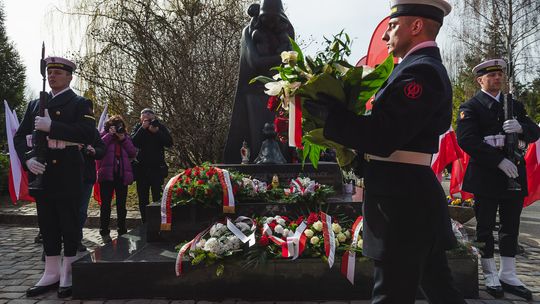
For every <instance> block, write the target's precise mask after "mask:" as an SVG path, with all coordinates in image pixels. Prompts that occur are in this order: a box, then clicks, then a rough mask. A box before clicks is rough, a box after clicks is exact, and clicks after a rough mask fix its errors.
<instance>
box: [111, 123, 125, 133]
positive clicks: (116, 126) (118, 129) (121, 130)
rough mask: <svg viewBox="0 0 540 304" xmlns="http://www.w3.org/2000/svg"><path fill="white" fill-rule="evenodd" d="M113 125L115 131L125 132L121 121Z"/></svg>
mask: <svg viewBox="0 0 540 304" xmlns="http://www.w3.org/2000/svg"><path fill="white" fill-rule="evenodd" d="M113 126H114V128H115V129H116V133H126V127H125V126H124V124H123V123H121V122H120V123H116V124H114V125H113Z"/></svg>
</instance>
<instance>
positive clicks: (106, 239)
mask: <svg viewBox="0 0 540 304" xmlns="http://www.w3.org/2000/svg"><path fill="white" fill-rule="evenodd" d="M101 240H102V241H103V243H105V244H107V243H110V242H112V239H111V236H110V235H108V234H106V235H102V236H101Z"/></svg>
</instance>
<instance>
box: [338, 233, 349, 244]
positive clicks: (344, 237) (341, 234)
mask: <svg viewBox="0 0 540 304" xmlns="http://www.w3.org/2000/svg"><path fill="white" fill-rule="evenodd" d="M337 240H338V241H339V242H340V243H343V242H345V241H346V240H347V236H346V235H345V234H343V233H338V235H337Z"/></svg>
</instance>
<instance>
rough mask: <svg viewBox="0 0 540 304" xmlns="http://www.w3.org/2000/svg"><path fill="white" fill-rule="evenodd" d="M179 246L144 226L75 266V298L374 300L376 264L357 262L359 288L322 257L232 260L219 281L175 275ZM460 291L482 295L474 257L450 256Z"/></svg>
mask: <svg viewBox="0 0 540 304" xmlns="http://www.w3.org/2000/svg"><path fill="white" fill-rule="evenodd" d="M175 245H176V244H172V243H168V242H161V243H159V242H154V243H148V242H147V241H146V227H144V226H142V227H140V228H138V229H135V230H132V231H130V232H129V233H127V234H125V235H123V236H121V237H119V238H118V239H116V240H114V241H113V242H112V243H109V244H107V245H105V246H103V247H100V248H97V249H96V250H95V251H94V252H91V253H89V254H87V255H85V256H83V257H82V258H80V259H79V260H77V261H76V262H75V263H74V264H73V297H74V298H76V299H92V298H107V299H121V298H167V299H189V300H223V299H244V300H259V301H262V300H279V301H285V300H286V301H299V300H303V301H306V300H361V299H369V298H370V297H371V289H372V287H373V279H372V272H373V266H372V263H371V262H370V261H369V260H368V259H366V258H359V259H357V264H356V274H355V285H354V286H353V285H351V283H349V281H347V279H346V278H345V277H344V276H343V275H342V274H341V273H340V261H339V259H338V260H337V261H336V263H335V264H334V267H333V268H332V269H329V268H328V264H326V263H324V262H323V261H322V260H321V259H316V258H315V259H299V260H296V261H290V260H271V261H268V262H267V263H266V264H264V265H260V266H259V267H257V268H251V269H244V268H242V261H241V260H238V261H228V262H227V263H226V264H225V271H224V274H223V275H222V276H221V277H217V276H216V274H215V271H216V266H215V265H214V266H210V267H206V266H202V265H199V266H192V265H191V263H189V262H184V265H183V271H184V272H183V274H182V276H180V277H177V276H176V274H175V259H176V251H175V249H174V246H175ZM449 266H450V269H451V270H452V274H453V276H454V280H455V282H456V285H457V287H458V288H459V289H460V290H461V291H462V292H463V294H464V296H465V297H466V298H477V297H478V265H477V260H476V259H474V258H472V257H465V258H458V257H454V258H450V259H449Z"/></svg>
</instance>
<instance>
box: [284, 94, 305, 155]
mask: <svg viewBox="0 0 540 304" xmlns="http://www.w3.org/2000/svg"><path fill="white" fill-rule="evenodd" d="M287 102H288V103H289V146H291V147H295V148H302V100H301V98H300V96H298V95H296V96H294V97H292V96H291V97H289V100H288V101H287Z"/></svg>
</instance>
